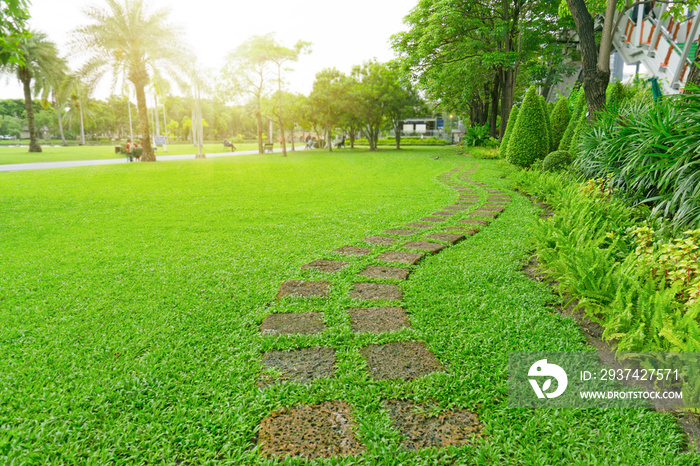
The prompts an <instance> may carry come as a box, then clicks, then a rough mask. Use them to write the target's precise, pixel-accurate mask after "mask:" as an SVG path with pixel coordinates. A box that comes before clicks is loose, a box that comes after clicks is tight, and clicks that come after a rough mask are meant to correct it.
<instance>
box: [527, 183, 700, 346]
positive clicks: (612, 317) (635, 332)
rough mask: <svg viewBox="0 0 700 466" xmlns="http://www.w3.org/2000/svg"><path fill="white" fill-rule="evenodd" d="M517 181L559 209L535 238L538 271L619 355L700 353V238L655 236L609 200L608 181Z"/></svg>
mask: <svg viewBox="0 0 700 466" xmlns="http://www.w3.org/2000/svg"><path fill="white" fill-rule="evenodd" d="M515 176H517V177H518V179H517V180H516V182H517V184H518V186H519V187H520V189H522V190H524V191H526V192H531V193H534V194H536V195H538V197H542V198H544V199H545V200H546V201H547V202H548V203H549V204H551V205H552V206H553V207H554V208H555V214H554V216H552V217H551V218H550V219H547V220H542V221H540V222H539V224H538V225H537V226H535V229H534V232H533V236H534V238H535V242H536V244H537V255H538V259H539V261H540V263H541V264H542V265H543V266H544V267H545V268H546V269H547V271H548V272H549V273H550V274H551V276H552V278H554V279H555V280H557V281H558V282H559V286H560V288H561V290H562V291H563V292H565V293H567V294H568V295H569V296H570V297H572V298H577V299H578V303H579V306H580V307H582V308H583V309H584V310H585V311H586V314H587V315H588V317H590V318H591V319H592V320H594V321H596V322H598V323H600V324H601V325H602V326H603V328H604V333H603V337H604V338H606V339H615V340H617V341H618V342H617V349H618V350H619V351H642V350H644V351H678V350H681V351H697V350H700V325H699V323H698V316H700V265H699V263H698V259H699V258H700V246H699V245H698V241H699V238H700V230H694V231H686V232H684V233H682V234H679V235H678V236H677V237H668V236H664V235H662V234H661V233H660V231H659V230H657V231H654V230H653V229H651V228H649V227H648V226H646V225H644V223H643V220H642V219H643V218H644V216H645V212H643V211H640V210H639V209H636V208H633V207H630V206H627V205H625V204H624V203H623V202H621V201H620V200H619V199H617V198H616V197H615V196H613V195H611V191H610V189H609V187H608V182H609V177H608V178H607V179H602V180H597V181H595V182H592V183H586V184H583V185H580V184H578V183H575V182H574V183H572V179H571V178H570V176H569V175H567V174H561V175H551V174H545V173H541V172H531V171H527V172H526V171H520V172H518V173H517V174H516V175H515ZM601 186H602V187H603V188H602V189H599V188H600V187H601ZM591 188H593V189H591Z"/></svg>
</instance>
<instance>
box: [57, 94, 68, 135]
mask: <svg viewBox="0 0 700 466" xmlns="http://www.w3.org/2000/svg"><path fill="white" fill-rule="evenodd" d="M54 97H55V95H54ZM54 105H56V115H57V116H58V132H59V133H60V134H61V143H62V145H63V146H67V145H68V143H67V142H66V135H65V134H64V133H63V121H62V118H61V106H60V105H59V104H58V100H57V99H56V98H54Z"/></svg>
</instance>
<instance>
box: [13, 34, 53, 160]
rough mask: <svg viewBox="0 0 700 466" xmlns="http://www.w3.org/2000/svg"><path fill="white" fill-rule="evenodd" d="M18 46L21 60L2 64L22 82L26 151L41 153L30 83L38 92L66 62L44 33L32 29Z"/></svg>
mask: <svg viewBox="0 0 700 466" xmlns="http://www.w3.org/2000/svg"><path fill="white" fill-rule="evenodd" d="M19 47H20V50H21V53H22V56H23V60H22V61H21V62H18V61H9V62H8V63H7V64H6V65H4V67H5V69H6V70H8V71H12V72H14V73H15V74H16V76H17V79H18V80H19V81H20V82H21V83H22V88H23V90H24V106H25V109H26V113H27V128H28V130H29V152H41V146H40V145H39V142H38V140H37V134H36V123H35V121H34V105H33V102H32V82H33V84H34V93H36V94H40V93H41V92H42V91H43V90H44V89H46V88H48V87H50V86H51V85H52V83H54V82H55V79H54V76H57V75H58V74H60V73H62V72H63V70H65V68H66V63H65V61H64V60H63V59H62V58H60V57H59V56H58V49H57V48H56V44H54V43H53V42H51V41H50V40H48V37H47V36H46V34H44V33H41V32H32V33H31V35H30V36H29V37H23V38H22V39H21V40H20V43H19Z"/></svg>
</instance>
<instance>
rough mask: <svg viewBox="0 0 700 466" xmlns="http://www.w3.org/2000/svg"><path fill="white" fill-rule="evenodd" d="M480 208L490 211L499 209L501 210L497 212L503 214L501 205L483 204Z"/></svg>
mask: <svg viewBox="0 0 700 466" xmlns="http://www.w3.org/2000/svg"><path fill="white" fill-rule="evenodd" d="M481 207H483V208H491V209H501V210H498V212H503V210H504V209H505V207H503V205H502V204H484V205H483V206H481Z"/></svg>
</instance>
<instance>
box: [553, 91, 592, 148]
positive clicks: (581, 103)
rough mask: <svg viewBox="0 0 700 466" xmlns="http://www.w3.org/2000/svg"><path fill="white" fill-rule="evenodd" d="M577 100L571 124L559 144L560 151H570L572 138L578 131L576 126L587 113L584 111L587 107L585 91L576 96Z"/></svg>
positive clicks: (570, 120)
mask: <svg viewBox="0 0 700 466" xmlns="http://www.w3.org/2000/svg"><path fill="white" fill-rule="evenodd" d="M575 98H576V101H575V102H574V111H573V112H572V113H571V118H570V119H569V124H568V125H567V126H566V130H565V131H564V134H563V135H562V137H561V141H560V142H559V150H565V151H568V150H569V148H570V146H571V138H572V137H573V136H574V131H575V130H576V125H577V124H578V121H579V119H580V117H581V113H586V112H585V110H584V109H585V107H586V96H585V94H584V92H583V89H582V90H580V91H579V92H578V93H577V94H576V96H575Z"/></svg>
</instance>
